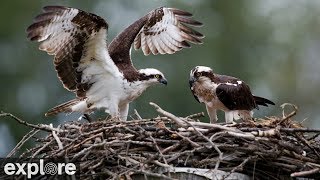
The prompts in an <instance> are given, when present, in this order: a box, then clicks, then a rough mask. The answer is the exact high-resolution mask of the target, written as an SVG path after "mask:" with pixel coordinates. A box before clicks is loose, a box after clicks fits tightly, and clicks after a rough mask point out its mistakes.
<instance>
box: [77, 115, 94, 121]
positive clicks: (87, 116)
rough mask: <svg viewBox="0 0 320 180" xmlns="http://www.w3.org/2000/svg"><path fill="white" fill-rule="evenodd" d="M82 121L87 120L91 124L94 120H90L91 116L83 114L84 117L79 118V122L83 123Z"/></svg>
mask: <svg viewBox="0 0 320 180" xmlns="http://www.w3.org/2000/svg"><path fill="white" fill-rule="evenodd" d="M82 119H85V120H87V121H88V122H89V123H91V122H92V118H90V116H89V114H83V115H82V116H80V117H79V119H78V121H81V120H82Z"/></svg>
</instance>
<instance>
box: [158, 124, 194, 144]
mask: <svg viewBox="0 0 320 180" xmlns="http://www.w3.org/2000/svg"><path fill="white" fill-rule="evenodd" d="M164 129H165V130H167V131H168V132H170V133H171V134H176V135H178V136H179V137H180V138H182V139H183V140H186V141H188V142H189V143H190V144H191V146H192V147H199V146H200V145H199V144H198V143H196V142H194V141H192V140H191V139H190V138H188V137H186V136H183V135H181V134H180V133H178V132H176V131H171V130H170V129H168V128H167V127H164Z"/></svg>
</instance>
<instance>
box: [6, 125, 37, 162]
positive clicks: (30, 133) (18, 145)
mask: <svg viewBox="0 0 320 180" xmlns="http://www.w3.org/2000/svg"><path fill="white" fill-rule="evenodd" d="M39 131H40V130H39V129H37V130H36V129H35V128H33V129H32V130H31V131H30V132H28V133H27V134H26V135H24V136H23V138H22V139H21V141H20V142H19V143H18V144H17V145H16V147H14V148H13V149H12V150H11V152H10V153H9V154H8V155H7V158H9V157H11V156H13V155H14V154H16V152H17V151H18V150H19V149H20V148H21V147H22V146H23V145H24V144H25V143H26V142H27V141H28V140H29V139H30V138H31V137H33V136H34V135H35V134H37V133H38V132H39Z"/></svg>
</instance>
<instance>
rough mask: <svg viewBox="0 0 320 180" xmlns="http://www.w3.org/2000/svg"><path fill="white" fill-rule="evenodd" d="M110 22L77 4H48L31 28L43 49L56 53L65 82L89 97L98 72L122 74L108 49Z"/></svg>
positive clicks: (67, 85) (67, 87)
mask: <svg viewBox="0 0 320 180" xmlns="http://www.w3.org/2000/svg"><path fill="white" fill-rule="evenodd" d="M107 28H108V24H107V23H106V22H105V20H103V19H102V18H101V17H99V16H97V15H94V14H91V13H87V12H84V11H81V10H79V9H75V8H69V7H63V6H46V7H44V8H43V13H41V14H39V15H38V16H36V17H35V18H34V21H33V24H31V25H30V26H29V27H28V28H27V33H28V36H27V37H28V38H29V39H30V40H31V41H38V42H41V44H40V45H39V49H40V50H42V51H46V52H47V53H48V54H49V55H54V56H55V57H54V65H55V69H56V71H57V74H58V77H59V79H60V81H61V82H62V84H63V86H64V87H65V88H66V89H68V90H69V91H72V92H75V93H76V94H77V96H78V97H85V96H86V91H88V90H89V89H90V87H91V86H92V85H93V84H94V83H95V82H96V81H97V78H96V77H97V76H101V75H103V76H104V79H107V78H108V77H110V76H121V75H122V74H121V73H120V72H119V70H118V68H117V67H116V65H115V64H114V62H113V61H112V59H111V58H110V56H109V54H108V51H107V44H106V38H107Z"/></svg>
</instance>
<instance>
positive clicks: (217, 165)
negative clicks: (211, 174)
mask: <svg viewBox="0 0 320 180" xmlns="http://www.w3.org/2000/svg"><path fill="white" fill-rule="evenodd" d="M182 121H184V122H185V123H187V124H188V125H190V126H191V127H192V128H193V129H194V130H195V131H196V133H197V134H198V135H200V136H201V137H202V138H203V139H205V140H206V141H208V142H209V143H210V144H211V145H212V146H213V148H214V149H215V150H216V151H217V152H218V154H219V159H218V161H217V163H216V166H215V168H214V169H215V170H218V168H219V165H220V162H221V161H222V160H223V153H222V152H221V151H220V149H219V148H218V146H217V145H216V144H214V143H213V142H212V141H211V140H210V139H209V138H207V137H206V136H205V135H203V134H202V133H201V132H200V131H199V130H198V129H197V128H196V127H194V126H193V125H192V124H191V123H189V122H188V121H187V120H184V119H182Z"/></svg>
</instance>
